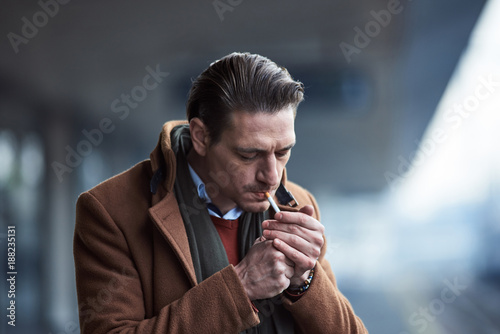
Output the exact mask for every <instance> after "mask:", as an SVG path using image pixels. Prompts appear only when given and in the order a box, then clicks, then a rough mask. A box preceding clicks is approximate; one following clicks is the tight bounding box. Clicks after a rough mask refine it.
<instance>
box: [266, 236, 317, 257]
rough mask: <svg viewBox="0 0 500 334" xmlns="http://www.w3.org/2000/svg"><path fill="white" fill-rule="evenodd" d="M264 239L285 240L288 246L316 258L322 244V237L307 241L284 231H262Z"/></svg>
mask: <svg viewBox="0 0 500 334" xmlns="http://www.w3.org/2000/svg"><path fill="white" fill-rule="evenodd" d="M264 233H265V235H266V239H268V240H276V239H278V240H280V241H282V242H285V243H286V244H287V245H288V246H290V247H292V248H294V249H296V250H298V251H299V252H301V253H302V254H304V255H306V256H308V257H311V258H318V257H319V255H320V253H321V247H322V246H323V238H322V237H321V236H319V239H318V240H317V241H316V242H315V243H312V242H309V241H308V240H306V239H304V238H302V237H301V236H297V235H295V234H290V233H284V232H281V231H268V230H266V231H264Z"/></svg>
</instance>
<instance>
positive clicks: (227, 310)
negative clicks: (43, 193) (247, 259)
mask: <svg viewBox="0 0 500 334" xmlns="http://www.w3.org/2000/svg"><path fill="white" fill-rule="evenodd" d="M74 258H75V270H76V285H77V294H78V304H79V316H80V327H81V333H84V334H86V333H92V334H93V333H238V332H240V331H242V330H244V329H246V328H249V327H253V326H255V325H257V324H258V323H259V320H258V316H257V314H256V313H255V311H254V310H253V308H252V305H251V303H250V301H249V300H248V298H245V297H246V293H245V290H244V289H243V286H242V285H241V283H240V281H239V279H238V277H237V275H236V272H235V270H234V268H233V267H232V266H228V267H226V268H224V269H223V270H221V271H219V272H218V273H216V274H214V275H213V276H211V277H209V278H208V279H206V280H205V281H203V282H202V283H200V284H199V285H197V286H195V287H193V288H191V289H189V290H188V291H187V293H185V294H184V295H183V296H182V297H181V298H179V299H177V300H176V301H174V302H172V303H170V304H168V305H166V306H165V307H163V308H162V309H161V310H160V312H159V313H158V314H157V315H156V316H154V317H151V318H146V307H145V298H144V295H143V293H144V292H143V289H142V287H143V284H146V285H147V284H151V282H142V280H143V279H145V278H144V277H141V275H140V274H139V271H138V270H137V269H136V265H135V264H134V261H133V259H132V256H131V254H130V250H129V247H128V245H127V240H126V238H125V237H124V235H123V233H122V231H121V230H120V229H119V227H118V226H117V224H116V223H115V222H114V221H113V219H112V217H111V216H110V215H109V213H108V212H107V211H106V209H105V208H104V207H103V206H102V204H101V203H100V202H99V201H98V200H97V198H96V197H94V196H93V195H92V194H91V193H89V192H87V193H84V194H82V195H81V196H80V198H79V199H78V202H77V212H76V226H75V234H74ZM172 288H175V284H174V282H173V284H172Z"/></svg>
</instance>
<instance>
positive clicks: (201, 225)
mask: <svg viewBox="0 0 500 334" xmlns="http://www.w3.org/2000/svg"><path fill="white" fill-rule="evenodd" d="M171 143H172V150H173V151H174V152H175V155H176V161H177V172H176V179H175V186H174V190H175V196H176V198H177V201H178V202H179V209H180V212H181V216H182V219H183V221H184V226H185V228H186V233H187V237H188V241H189V248H190V251H191V256H192V260H193V264H194V269H195V272H196V280H197V281H198V283H200V282H202V281H203V280H205V279H206V278H208V277H210V276H212V275H213V274H215V273H216V272H218V271H220V270H221V269H223V268H225V267H227V266H228V265H229V261H228V259H227V255H226V250H225V248H224V245H223V244H222V241H221V239H220V237H219V233H218V232H217V230H216V228H215V226H214V224H213V223H212V220H211V219H210V216H209V214H208V211H207V209H206V205H205V203H204V202H203V201H202V200H201V199H200V198H199V196H198V191H197V190H196V187H195V185H194V182H193V180H192V178H191V175H190V173H189V168H188V164H187V158H186V157H187V154H188V152H189V150H190V149H191V145H192V144H191V137H190V133H189V126H188V125H179V126H177V127H175V128H174V129H173V130H172V132H171ZM268 216H269V213H268V212H267V211H266V212H258V213H251V212H245V213H243V214H242V215H241V217H240V219H239V224H238V252H239V256H240V259H242V258H243V257H244V256H245V255H246V253H247V252H248V250H249V249H250V247H251V246H252V245H253V243H254V241H255V239H257V238H258V237H260V236H261V235H262V226H261V223H262V222H263V221H264V220H265V219H267V217H268ZM254 304H255V306H256V307H257V309H259V317H260V324H259V325H258V326H256V327H253V328H250V329H248V330H246V331H244V332H242V333H265V334H268V333H269V334H271V333H272V334H275V333H277V334H282V333H283V334H284V333H286V334H289V333H293V332H294V331H293V318H292V316H291V314H290V313H289V312H288V311H287V310H286V309H285V308H284V307H283V305H282V301H281V296H279V295H278V296H276V297H274V298H272V299H264V300H257V301H254Z"/></svg>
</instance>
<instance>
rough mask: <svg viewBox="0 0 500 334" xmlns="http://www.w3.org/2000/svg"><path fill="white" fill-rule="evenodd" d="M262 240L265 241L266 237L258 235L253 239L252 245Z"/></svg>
mask: <svg viewBox="0 0 500 334" xmlns="http://www.w3.org/2000/svg"><path fill="white" fill-rule="evenodd" d="M263 241H266V238H265V237H264V236H261V237H258V238H257V239H255V241H254V242H253V244H254V245H257V244H259V243H261V242H263Z"/></svg>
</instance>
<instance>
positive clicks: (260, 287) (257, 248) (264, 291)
mask: <svg viewBox="0 0 500 334" xmlns="http://www.w3.org/2000/svg"><path fill="white" fill-rule="evenodd" d="M286 262H287V259H286V256H285V255H284V254H283V253H282V252H280V251H279V250H278V249H277V248H276V247H274V246H273V241H272V240H265V239H264V238H259V239H257V240H256V241H255V243H254V244H253V246H252V247H251V248H250V250H249V251H248V253H247V255H245V257H244V258H243V259H242V260H241V261H240V263H238V265H237V266H236V267H235V268H234V269H235V270H236V273H237V274H238V277H239V278H240V280H241V283H242V284H243V287H244V288H245V291H246V292H247V295H248V297H249V298H250V300H256V299H264V298H271V297H274V296H276V295H278V294H280V293H281V292H282V291H283V290H285V289H286V288H288V286H289V285H290V278H291V277H292V276H293V275H294V268H293V267H292V266H290V265H288V264H287V263H286ZM288 262H289V261H288Z"/></svg>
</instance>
